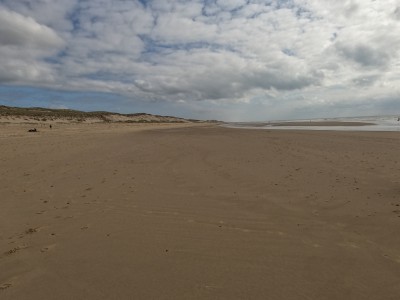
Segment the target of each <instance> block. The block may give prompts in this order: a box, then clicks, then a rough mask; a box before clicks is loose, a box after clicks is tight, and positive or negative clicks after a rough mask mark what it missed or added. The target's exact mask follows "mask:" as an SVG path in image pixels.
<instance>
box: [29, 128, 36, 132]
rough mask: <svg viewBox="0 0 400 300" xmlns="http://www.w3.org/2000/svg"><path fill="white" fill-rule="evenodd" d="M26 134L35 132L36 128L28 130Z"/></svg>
mask: <svg viewBox="0 0 400 300" xmlns="http://www.w3.org/2000/svg"><path fill="white" fill-rule="evenodd" d="M28 132H37V130H36V128H31V129H29V130H28Z"/></svg>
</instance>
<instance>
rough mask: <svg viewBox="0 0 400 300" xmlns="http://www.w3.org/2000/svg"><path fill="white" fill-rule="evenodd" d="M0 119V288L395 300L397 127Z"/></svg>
mask: <svg viewBox="0 0 400 300" xmlns="http://www.w3.org/2000/svg"><path fill="white" fill-rule="evenodd" d="M28 127H29V125H17V124H11V125H1V126H0V195H1V196H0V228H1V230H0V299H4V300H6V299H276V300H282V299H316V300H322V299H363V300H366V299H393V300H395V299H396V300H397V299H400V284H399V282H400V235H399V230H400V158H399V149H400V135H399V133H398V132H326V131H318V132H317V131H272V130H245V129H231V128H221V127H218V126H216V125H207V124H198V125H194V124H172V125H163V124H155V125H149V124H143V125H129V124H75V125H73V124H64V125H59V126H58V125H57V126H54V127H53V129H50V128H48V127H47V126H43V127H38V130H39V132H36V133H28V132H27V128H28Z"/></svg>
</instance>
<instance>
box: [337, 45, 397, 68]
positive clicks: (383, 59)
mask: <svg viewBox="0 0 400 300" xmlns="http://www.w3.org/2000/svg"><path fill="white" fill-rule="evenodd" d="M337 49H338V51H339V53H340V54H341V55H343V56H344V57H346V58H347V59H349V60H353V61H355V62H357V63H358V64H360V65H361V66H364V67H386V66H387V65H388V63H389V62H390V59H391V56H390V55H389V53H387V52H386V51H385V50H383V49H377V48H374V47H372V46H367V45H362V44H359V45H355V46H352V45H342V44H340V43H339V44H338V45H337Z"/></svg>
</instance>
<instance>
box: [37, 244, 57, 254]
mask: <svg viewBox="0 0 400 300" xmlns="http://www.w3.org/2000/svg"><path fill="white" fill-rule="evenodd" d="M55 247H56V244H52V245H48V246H46V247H43V248H41V249H40V252H42V253H44V252H48V251H50V250H53V249H54V248H55Z"/></svg>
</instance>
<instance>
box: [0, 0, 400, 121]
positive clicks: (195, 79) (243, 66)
mask: <svg viewBox="0 0 400 300" xmlns="http://www.w3.org/2000/svg"><path fill="white" fill-rule="evenodd" d="M0 104H2V105H10V106H42V107H51V108H70V109H80V110H86V111H93V110H108V111H115V112H120V113H135V112H147V113H155V114H161V115H175V116H179V117H187V118H196V119H218V120H224V121H264V120H278V119H304V118H320V117H345V116H365V115H383V114H400V2H398V1H397V0H341V1H334V0H193V1H185V0H154V1H151V0H0Z"/></svg>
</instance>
